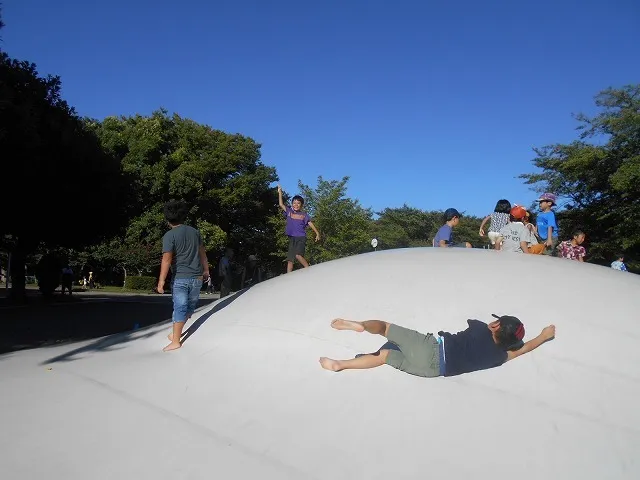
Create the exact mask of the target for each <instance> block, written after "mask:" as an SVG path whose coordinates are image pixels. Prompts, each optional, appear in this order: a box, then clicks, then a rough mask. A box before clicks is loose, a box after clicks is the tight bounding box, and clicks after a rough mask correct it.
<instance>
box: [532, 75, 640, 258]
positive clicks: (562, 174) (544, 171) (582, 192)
mask: <svg viewBox="0 0 640 480" xmlns="http://www.w3.org/2000/svg"><path fill="white" fill-rule="evenodd" d="M595 104H596V106H597V107H598V108H599V109H600V113H598V114H597V115H595V116H593V117H590V116H587V115H585V114H579V115H576V120H577V121H578V131H579V132H580V134H579V137H578V138H577V139H576V140H574V141H573V142H571V143H568V144H552V145H547V146H544V147H541V148H537V149H535V153H536V154H537V157H536V158H535V159H534V160H533V164H534V165H535V166H536V167H537V168H538V169H540V170H541V171H539V172H537V173H527V174H522V175H521V178H523V179H524V180H525V182H526V183H527V184H530V185H532V186H533V187H534V188H535V189H536V190H537V191H551V192H555V193H557V194H558V195H560V197H561V198H562V199H563V203H562V205H561V206H562V207H563V208H561V209H560V211H559V212H558V219H559V223H560V228H561V231H562V233H561V236H562V237H563V239H568V238H570V237H571V232H572V231H573V230H574V229H577V228H580V229H583V230H585V232H586V233H587V239H588V256H589V258H590V261H593V262H597V263H601V264H608V263H611V261H612V260H615V257H616V256H617V255H618V254H619V253H624V254H625V255H626V257H629V258H630V259H631V262H630V263H632V264H635V265H636V268H637V265H638V260H639V259H640V256H639V254H640V224H638V222H637V219H638V216H639V215H640V188H638V185H640V85H628V86H625V87H623V88H619V89H614V88H609V89H606V90H603V91H602V92H600V93H599V94H597V95H596V97H595Z"/></svg>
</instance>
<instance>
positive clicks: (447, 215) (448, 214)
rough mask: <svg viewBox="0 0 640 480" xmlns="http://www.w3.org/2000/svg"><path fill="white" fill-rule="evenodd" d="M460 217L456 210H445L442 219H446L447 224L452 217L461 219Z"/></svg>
mask: <svg viewBox="0 0 640 480" xmlns="http://www.w3.org/2000/svg"><path fill="white" fill-rule="evenodd" d="M461 216H462V215H460V212H459V211H458V210H456V209H455V208H447V209H446V210H445V211H444V218H446V219H447V222H448V221H449V220H451V219H452V218H453V217H461Z"/></svg>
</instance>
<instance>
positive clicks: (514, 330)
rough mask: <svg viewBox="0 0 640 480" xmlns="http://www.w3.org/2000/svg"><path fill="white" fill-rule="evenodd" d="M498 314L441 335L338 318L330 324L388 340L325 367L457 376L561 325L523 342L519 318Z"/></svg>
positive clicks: (512, 354)
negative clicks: (374, 349) (372, 349)
mask: <svg viewBox="0 0 640 480" xmlns="http://www.w3.org/2000/svg"><path fill="white" fill-rule="evenodd" d="M493 317H495V318H496V319H497V320H495V321H494V322H491V323H489V324H486V323H484V322H481V321H479V320H467V323H468V324H469V327H468V328H467V329H466V330H463V331H461V332H458V333H455V334H452V333H449V332H442V331H440V332H438V335H439V337H436V336H434V335H433V334H431V333H428V334H426V335H425V334H422V333H420V332H417V331H415V330H409V329H408V328H404V327H401V326H399V325H395V324H393V323H387V322H383V321H381V320H366V321H364V322H355V321H351V320H344V319H342V318H337V319H335V320H333V321H332V322H331V326H332V327H333V328H335V329H337V330H352V331H354V332H369V333H373V334H377V335H382V336H384V337H386V338H387V339H388V340H389V341H388V342H387V343H385V344H384V345H383V346H382V347H380V350H378V351H377V352H375V353H370V354H366V355H357V356H356V358H354V359H350V360H333V359H331V358H327V357H322V358H320V365H322V368H325V369H327V370H332V371H334V372H339V371H341V370H348V369H365V368H374V367H379V366H380V365H384V364H387V365H391V366H392V367H394V368H396V369H398V370H401V371H403V372H405V373H409V374H411V375H417V376H420V377H440V376H443V377H452V376H454V375H460V374H463V373H469V372H474V371H477V370H486V369H489V368H494V367H499V366H500V365H502V364H503V363H505V362H507V361H509V360H513V359H514V358H516V357H519V356H520V355H523V354H525V353H527V352H530V351H532V350H535V349H536V348H538V347H539V346H540V345H542V344H543V343H544V342H546V341H548V340H551V339H552V338H554V336H555V333H556V327H555V326H554V325H549V326H548V327H545V328H544V329H542V332H541V333H540V335H538V336H537V337H535V338H534V339H532V340H529V341H528V342H527V343H523V342H522V339H523V338H524V325H523V324H522V322H521V321H520V320H519V319H518V318H516V317H512V316H508V315H504V316H501V317H499V316H497V315H493Z"/></svg>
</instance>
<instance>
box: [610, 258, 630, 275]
mask: <svg viewBox="0 0 640 480" xmlns="http://www.w3.org/2000/svg"><path fill="white" fill-rule="evenodd" d="M617 258H618V259H617V260H615V261H614V262H612V263H611V268H613V269H614V270H620V271H621V272H628V270H627V266H626V265H625V264H624V255H623V254H619V255H618V256H617Z"/></svg>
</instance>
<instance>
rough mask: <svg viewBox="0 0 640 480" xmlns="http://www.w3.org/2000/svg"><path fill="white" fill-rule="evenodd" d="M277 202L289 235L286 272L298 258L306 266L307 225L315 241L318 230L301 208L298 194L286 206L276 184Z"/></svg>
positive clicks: (318, 235) (301, 204) (300, 198)
mask: <svg viewBox="0 0 640 480" xmlns="http://www.w3.org/2000/svg"><path fill="white" fill-rule="evenodd" d="M278 202H279V204H280V208H281V209H282V210H283V212H284V215H285V216H286V217H287V226H286V229H285V234H286V235H287V236H288V237H289V251H288V252H287V273H290V272H292V271H293V263H294V262H295V261H296V260H298V261H299V262H300V264H301V265H302V266H303V267H304V268H307V267H308V266H309V262H307V260H306V259H305V258H304V252H305V247H306V245H307V232H306V228H307V225H308V226H310V227H311V229H312V230H313V231H314V233H315V234H316V242H318V241H319V240H320V232H319V231H318V229H317V228H316V226H315V225H314V224H313V222H311V218H310V217H309V214H308V213H307V212H305V211H304V210H302V206H303V205H304V199H303V198H302V197H301V196H300V195H296V196H295V197H293V199H292V200H291V206H290V207H288V206H286V205H285V204H284V202H283V201H282V187H280V185H278Z"/></svg>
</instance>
